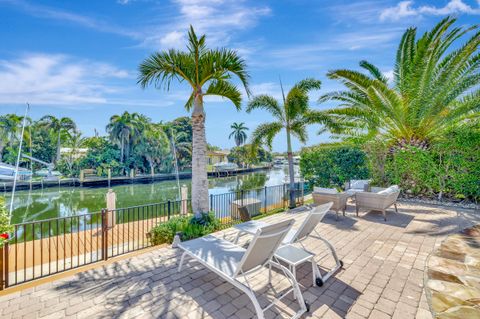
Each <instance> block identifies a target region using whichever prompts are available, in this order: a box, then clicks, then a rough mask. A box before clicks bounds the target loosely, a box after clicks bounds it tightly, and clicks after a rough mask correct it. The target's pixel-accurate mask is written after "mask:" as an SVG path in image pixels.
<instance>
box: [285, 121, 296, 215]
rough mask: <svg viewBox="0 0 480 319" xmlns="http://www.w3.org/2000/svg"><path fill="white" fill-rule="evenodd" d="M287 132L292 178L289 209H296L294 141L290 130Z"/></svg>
mask: <svg viewBox="0 0 480 319" xmlns="http://www.w3.org/2000/svg"><path fill="white" fill-rule="evenodd" d="M286 131H287V159H288V175H289V177H290V185H289V192H288V193H289V198H290V201H289V205H288V207H289V208H295V171H294V170H293V153H292V141H291V138H290V128H288V127H287V128H286Z"/></svg>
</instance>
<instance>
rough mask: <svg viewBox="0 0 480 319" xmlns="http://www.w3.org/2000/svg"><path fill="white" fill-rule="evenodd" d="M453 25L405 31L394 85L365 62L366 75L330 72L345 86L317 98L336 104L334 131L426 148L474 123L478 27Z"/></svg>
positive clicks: (479, 97)
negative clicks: (419, 32)
mask: <svg viewBox="0 0 480 319" xmlns="http://www.w3.org/2000/svg"><path fill="white" fill-rule="evenodd" d="M455 21H456V19H454V18H450V17H448V18H445V19H443V20H442V21H441V22H439V23H438V24H437V25H436V26H435V27H434V28H433V29H432V30H430V31H428V32H425V33H424V34H423V35H421V36H420V37H417V29H416V28H409V29H407V30H406V31H405V33H404V35H403V37H402V40H401V42H400V44H399V47H398V50H397V56H396V61H395V63H394V65H395V68H394V71H393V75H394V77H393V81H389V80H388V79H387V77H386V76H385V75H384V74H383V73H382V72H381V71H380V69H379V68H378V67H376V66H374V65H373V64H371V63H369V62H367V61H361V62H360V67H361V68H362V69H363V70H364V71H365V72H359V71H355V70H344V69H340V70H334V71H331V72H329V73H328V77H329V78H331V79H336V80H339V81H340V82H341V83H342V84H343V85H345V87H346V90H344V91H338V92H332V93H329V94H326V95H324V96H322V97H321V98H320V102H324V101H329V100H334V101H338V102H339V103H340V105H339V107H337V108H333V109H331V110H329V111H328V113H329V114H330V115H331V118H332V120H335V121H336V122H337V127H336V128H334V129H333V130H332V132H333V133H335V134H336V135H337V136H339V137H343V138H347V139H352V138H353V139H355V140H357V141H358V140H369V139H372V138H381V139H383V140H385V141H388V142H389V144H390V147H392V148H403V147H405V146H407V145H412V146H416V147H417V148H423V149H427V148H429V146H430V145H432V144H434V143H435V142H436V141H439V140H442V139H443V138H444V137H445V136H446V134H447V133H448V132H449V130H451V129H452V128H456V127H461V126H462V125H465V123H468V121H471V120H472V119H473V120H474V119H478V117H479V111H480V90H479V84H480V76H479V73H478V72H479V70H480V62H479V61H480V59H479V52H478V48H479V45H480V32H478V27H477V26H472V27H468V26H467V27H465V26H458V27H454V26H453V25H454V23H455ZM462 40H464V42H460V41H462ZM459 42H460V43H459Z"/></svg>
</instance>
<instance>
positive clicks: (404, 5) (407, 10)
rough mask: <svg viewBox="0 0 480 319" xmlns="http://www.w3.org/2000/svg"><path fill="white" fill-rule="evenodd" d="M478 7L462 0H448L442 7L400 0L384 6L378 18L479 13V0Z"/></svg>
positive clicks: (391, 18)
mask: <svg viewBox="0 0 480 319" xmlns="http://www.w3.org/2000/svg"><path fill="white" fill-rule="evenodd" d="M477 2H478V6H479V8H474V7H472V6H470V5H469V4H467V3H465V2H464V1H463V0H450V1H449V2H448V3H447V4H446V5H445V6H443V7H436V6H430V5H424V6H419V7H414V1H401V2H399V3H398V4H397V5H396V6H394V7H390V8H386V9H384V10H383V11H382V12H381V13H380V20H381V21H386V20H391V21H398V20H400V19H403V18H408V17H417V16H418V17H420V16H423V15H449V14H472V15H478V14H480V1H478V0H477Z"/></svg>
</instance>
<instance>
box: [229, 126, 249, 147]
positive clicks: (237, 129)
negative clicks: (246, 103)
mask: <svg viewBox="0 0 480 319" xmlns="http://www.w3.org/2000/svg"><path fill="white" fill-rule="evenodd" d="M244 124H245V123H243V122H242V123H236V122H234V123H233V124H232V125H231V126H230V128H231V129H232V130H233V131H232V133H230V135H229V136H228V138H229V139H230V138H232V136H233V138H234V139H235V144H236V145H237V146H240V145H242V144H243V143H245V141H246V140H247V133H246V132H245V131H247V130H248V127H246V126H244Z"/></svg>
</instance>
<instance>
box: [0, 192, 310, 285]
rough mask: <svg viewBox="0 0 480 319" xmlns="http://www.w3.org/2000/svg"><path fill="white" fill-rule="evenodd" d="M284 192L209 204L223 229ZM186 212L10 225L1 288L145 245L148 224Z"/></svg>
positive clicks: (157, 208) (130, 211) (141, 209)
mask: <svg viewBox="0 0 480 319" xmlns="http://www.w3.org/2000/svg"><path fill="white" fill-rule="evenodd" d="M304 191H305V190H304V185H303V183H297V184H295V189H294V191H293V192H294V198H295V204H296V205H301V204H303V197H304ZM289 194H290V190H289V186H288V185H287V184H284V185H277V186H268V187H263V188H257V189H249V190H239V191H235V192H229V193H224V194H212V195H210V198H209V207H210V211H212V212H214V214H215V216H216V217H217V218H219V219H220V221H221V223H222V224H223V225H225V227H228V226H231V225H233V224H235V223H238V222H240V214H239V211H238V208H239V207H241V206H246V207H247V209H248V211H249V212H250V214H251V215H253V216H255V215H258V214H262V213H268V212H270V211H273V210H276V209H280V208H282V209H285V208H287V207H289ZM190 213H191V201H190V200H183V201H181V200H179V201H167V202H162V203H155V204H147V205H141V206H134V207H127V208H118V209H115V210H107V209H103V210H102V211H101V212H94V213H89V214H82V215H74V216H68V217H59V218H52V219H46V220H39V221H32V222H27V223H21V224H17V225H14V232H13V234H12V239H11V240H10V242H9V243H8V244H6V245H5V246H4V247H3V251H1V254H0V270H1V276H0V281H2V284H0V290H1V289H4V288H7V287H10V286H14V285H18V284H21V283H25V282H29V281H32V280H35V279H39V278H42V277H46V276H49V275H52V274H56V273H60V272H63V271H67V270H71V269H74V268H78V267H81V266H85V265H89V264H92V263H95V262H99V261H102V260H107V259H108V258H111V257H115V256H119V255H122V254H126V253H129V252H132V251H136V250H140V249H144V248H147V247H150V246H152V244H151V242H150V236H149V234H150V231H151V230H152V228H154V227H155V226H156V225H159V224H161V223H164V222H166V221H168V220H169V219H170V218H172V217H174V216H180V215H186V214H190ZM0 250H1V248H0ZM2 278H3V280H2Z"/></svg>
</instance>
